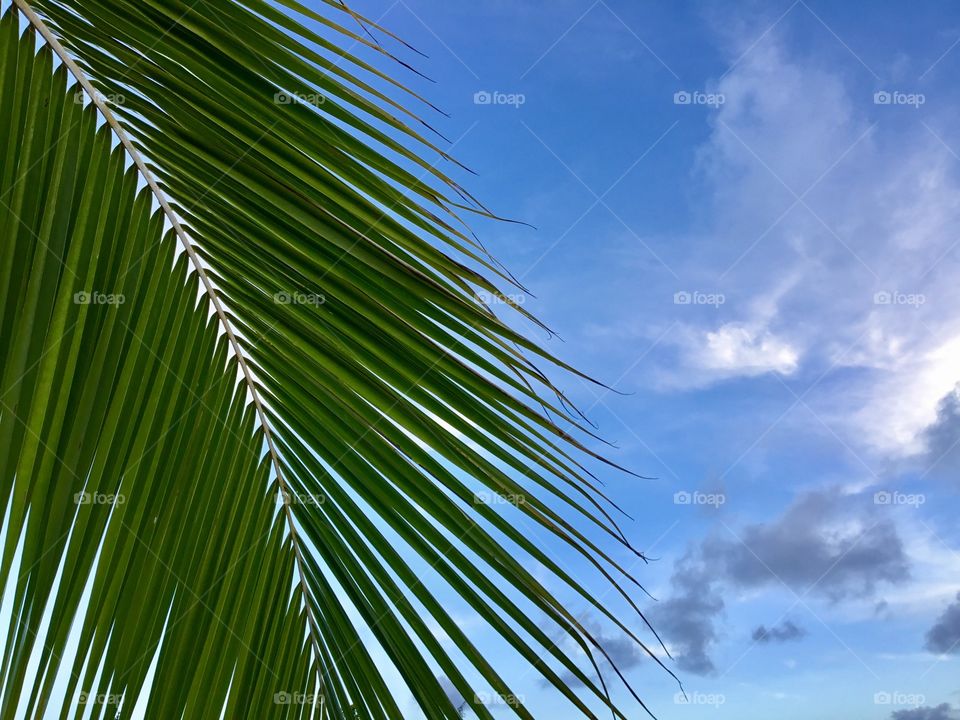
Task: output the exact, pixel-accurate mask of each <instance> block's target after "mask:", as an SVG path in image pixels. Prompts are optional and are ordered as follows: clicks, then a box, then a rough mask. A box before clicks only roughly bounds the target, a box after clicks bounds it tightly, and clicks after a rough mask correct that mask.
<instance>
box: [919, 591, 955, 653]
mask: <svg viewBox="0 0 960 720" xmlns="http://www.w3.org/2000/svg"><path fill="white" fill-rule="evenodd" d="M926 648H927V650H929V651H930V652H933V653H937V654H939V655H947V654H960V593H957V600H956V602H954V603H953V604H951V605H949V606H948V607H947V609H946V610H944V611H943V614H942V615H941V616H940V617H939V618H938V619H937V622H936V623H934V625H933V627H932V628H930V630H928V631H927V643H926Z"/></svg>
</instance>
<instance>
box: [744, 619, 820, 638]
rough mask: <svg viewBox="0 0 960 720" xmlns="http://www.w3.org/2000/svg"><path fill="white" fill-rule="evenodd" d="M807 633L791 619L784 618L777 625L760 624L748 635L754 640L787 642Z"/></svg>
mask: <svg viewBox="0 0 960 720" xmlns="http://www.w3.org/2000/svg"><path fill="white" fill-rule="evenodd" d="M806 634H807V631H806V630H804V629H803V628H802V627H800V626H799V625H797V624H796V623H794V622H793V621H792V620H784V621H783V622H782V623H780V624H779V625H774V626H773V627H770V628H767V627H766V626H765V625H760V626H759V627H758V628H756V629H755V630H754V631H753V634H752V635H751V636H750V637H751V639H752V640H753V641H754V642H758V643H773V642H778V643H782V642H789V641H790V640H799V639H800V638H802V637H804V636H805V635H806Z"/></svg>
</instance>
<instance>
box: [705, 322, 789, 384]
mask: <svg viewBox="0 0 960 720" xmlns="http://www.w3.org/2000/svg"><path fill="white" fill-rule="evenodd" d="M692 352H694V353H695V357H694V358H692V360H693V363H694V364H699V365H700V366H701V367H703V368H704V369H707V370H715V371H719V374H720V375H727V376H730V375H760V374H762V373H766V372H778V373H781V374H784V375H789V374H790V373H792V372H793V371H794V370H796V368H797V362H798V359H799V355H798V353H797V351H796V349H794V348H793V346H791V345H790V343H789V342H787V341H785V340H782V339H780V338H778V337H777V336H776V335H774V334H773V333H771V332H770V331H769V330H766V329H758V328H751V327H748V326H746V325H741V324H739V323H726V324H724V325H721V326H720V327H719V328H718V329H717V330H714V331H707V332H706V333H704V334H703V336H702V345H701V346H700V347H699V348H693V349H692Z"/></svg>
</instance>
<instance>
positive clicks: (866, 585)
mask: <svg viewBox="0 0 960 720" xmlns="http://www.w3.org/2000/svg"><path fill="white" fill-rule="evenodd" d="M909 570H910V568H909V562H908V559H907V556H906V553H905V552H904V547H903V541H902V540H901V538H900V536H899V534H898V532H897V529H896V526H895V525H894V524H893V522H892V520H890V519H889V518H887V517H884V516H883V515H881V514H880V513H879V508H878V507H877V506H876V505H874V504H873V502H872V499H871V498H867V497H865V496H863V495H860V496H851V495H847V494H844V493H843V492H841V491H840V490H839V489H831V490H817V491H812V492H806V493H803V494H802V495H800V496H798V497H797V498H796V500H795V501H794V502H793V503H792V504H791V505H790V506H789V507H788V508H787V509H786V510H785V511H784V512H783V514H782V515H781V516H780V517H778V518H775V519H774V520H772V521H770V522H768V523H757V524H753V525H748V526H746V527H745V528H742V529H741V530H739V531H733V530H732V529H730V528H725V530H724V531H723V532H722V533H717V534H714V535H711V536H709V537H707V538H706V539H704V540H703V541H702V542H701V543H700V544H699V545H698V546H696V547H694V548H692V549H691V550H690V551H689V552H688V553H687V554H686V555H684V556H683V557H682V558H681V559H680V560H678V561H677V562H676V564H675V566H674V572H673V576H672V577H671V581H670V582H671V595H670V596H669V597H668V598H667V599H665V600H663V601H662V602H660V603H659V604H657V605H656V606H655V607H654V608H653V610H652V611H651V616H652V619H653V622H654V626H655V627H656V628H657V629H658V631H661V633H662V635H663V636H664V637H665V639H666V640H667V641H668V642H669V644H670V646H671V651H672V653H673V655H674V657H675V658H676V659H677V663H678V665H679V667H680V669H681V670H683V671H685V672H688V673H691V674H696V675H709V674H711V673H713V672H714V671H715V669H716V668H715V666H714V663H713V660H712V659H711V657H710V649H711V647H712V646H713V645H714V644H715V642H716V640H717V638H718V629H717V618H718V616H719V615H720V614H721V613H722V612H723V609H724V602H723V594H724V592H725V591H727V590H729V589H735V590H744V589H757V588H760V587H782V586H783V585H786V586H788V587H789V588H791V589H792V590H793V591H794V592H796V593H798V594H800V595H810V596H819V597H822V598H825V599H827V600H829V601H830V602H839V601H841V600H844V599H847V598H864V597H871V596H872V595H874V593H875V591H876V589H877V587H878V586H879V585H881V584H884V583H886V584H896V583H900V582H903V581H904V580H906V579H907V578H908V577H909ZM794 627H795V626H794ZM757 630H758V631H759V630H764V631H765V632H766V633H771V632H777V631H779V632H781V633H784V637H783V638H782V639H785V640H786V639H793V638H791V637H790V634H791V633H792V632H795V631H791V630H790V629H789V628H786V627H785V626H780V627H779V628H773V629H771V630H767V629H766V628H762V627H761V628H757ZM797 630H799V628H797ZM775 639H780V638H777V637H776V636H775V635H774V636H772V637H770V638H768V640H775ZM761 642H762V640H761Z"/></svg>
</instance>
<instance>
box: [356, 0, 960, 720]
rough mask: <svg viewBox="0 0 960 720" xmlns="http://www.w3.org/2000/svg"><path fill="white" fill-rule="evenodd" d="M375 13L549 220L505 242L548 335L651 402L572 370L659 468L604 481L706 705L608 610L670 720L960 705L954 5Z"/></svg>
mask: <svg viewBox="0 0 960 720" xmlns="http://www.w3.org/2000/svg"><path fill="white" fill-rule="evenodd" d="M356 9H357V10H358V11H360V12H363V13H364V14H366V15H368V16H370V17H372V18H379V19H380V21H381V22H382V23H383V24H385V25H386V26H387V27H389V28H390V29H391V30H394V31H396V32H397V33H398V34H400V35H401V36H402V37H404V38H406V39H407V40H409V41H410V42H411V43H413V44H414V45H416V46H417V47H418V48H420V49H422V50H423V51H424V52H426V53H427V54H428V55H429V56H430V58H429V59H426V60H424V59H418V60H416V62H415V64H416V66H417V67H418V68H419V69H421V70H423V71H424V72H425V73H426V74H428V75H430V76H431V77H432V78H433V79H434V80H435V81H436V82H435V83H427V82H419V81H417V79H416V78H414V77H412V76H411V77H409V78H408V80H409V82H410V83H411V84H412V85H413V87H415V88H416V89H417V90H419V91H421V92H423V93H424V94H426V95H427V96H428V97H429V98H430V99H431V100H433V101H434V102H436V103H437V104H438V105H439V106H441V107H442V108H444V109H445V110H447V111H449V112H450V113H451V114H452V117H451V118H450V119H445V118H442V117H439V116H437V117H436V118H435V121H436V124H437V126H438V128H439V129H440V130H442V132H443V133H444V134H445V135H447V136H448V137H449V138H450V139H451V140H452V141H454V142H453V146H454V147H453V153H454V154H455V155H456V156H457V157H458V158H459V159H460V160H461V161H462V162H464V163H465V164H466V165H468V166H469V167H471V168H472V169H474V170H475V171H476V172H477V173H478V176H477V177H468V176H465V175H462V174H461V175H458V176H457V177H458V179H459V180H461V181H463V182H464V183H465V184H466V185H467V186H468V187H469V189H470V190H471V191H473V192H474V193H475V194H476V195H477V196H478V197H480V198H481V199H482V200H483V201H484V202H486V203H487V204H488V205H489V206H491V207H492V208H493V209H494V210H495V211H497V212H498V213H501V214H503V215H506V216H509V217H512V218H517V219H521V220H524V221H526V222H529V223H531V224H532V225H534V226H536V230H531V229H529V228H525V227H522V226H518V225H505V224H498V223H489V222H480V223H477V225H476V229H477V231H478V232H479V234H480V235H481V237H482V239H483V241H484V242H485V243H486V244H487V246H488V247H489V248H490V249H491V251H492V252H493V253H494V254H495V255H496V256H497V257H498V258H499V259H500V260H502V261H503V262H504V263H505V264H506V265H507V266H508V267H509V268H510V269H511V270H512V271H513V272H514V273H515V274H516V275H517V276H518V277H519V278H521V279H522V281H523V282H524V284H525V285H527V286H528V287H529V288H530V289H531V290H532V292H533V293H534V294H535V295H536V297H535V298H534V297H526V296H525V297H523V298H522V300H523V301H524V304H525V307H526V308H527V309H530V310H532V311H533V312H534V313H535V314H536V315H537V316H538V317H540V318H542V319H543V320H544V321H545V322H546V323H547V324H548V325H549V326H550V327H552V328H553V329H555V330H556V331H557V332H558V333H559V334H560V335H561V336H562V337H563V341H562V342H561V341H559V340H557V339H556V338H554V339H546V338H545V337H544V336H543V334H542V333H538V331H537V330H536V329H533V328H530V329H529V331H530V333H531V334H532V335H533V336H535V337H540V338H542V339H544V341H545V342H547V344H548V347H549V348H550V349H551V350H553V351H554V352H556V353H557V354H559V355H560V356H562V357H563V358H564V359H566V360H568V361H571V362H572V363H573V364H575V365H576V366H577V367H580V368H581V369H584V370H585V371H588V372H589V373H591V374H592V375H594V376H596V377H598V378H600V379H602V380H604V381H605V382H609V383H613V384H614V385H615V386H616V387H617V388H618V389H620V390H623V391H625V392H629V393H631V394H629V395H625V396H620V395H615V394H612V393H606V392H602V391H601V389H600V388H597V387H595V386H593V387H591V386H588V385H587V384H585V383H581V382H578V381H576V380H574V379H571V378H563V381H562V384H563V386H564V387H565V389H566V390H568V391H569V393H570V394H571V396H572V397H573V398H574V399H575V400H576V401H577V402H578V403H579V405H580V406H581V407H582V408H583V409H587V410H589V415H590V416H591V418H592V419H593V420H594V421H595V422H596V423H597V424H598V425H599V427H600V431H601V434H602V435H603V436H604V437H606V438H609V439H610V440H612V441H615V442H616V443H617V445H618V448H619V449H617V450H615V451H613V453H612V456H613V458H614V459H615V460H616V461H617V462H620V463H623V464H625V465H627V466H629V467H630V468H632V469H634V470H636V471H638V472H641V473H643V474H646V475H650V476H655V477H656V479H655V480H648V481H637V480H635V479H632V478H628V477H626V476H623V475H619V474H617V473H615V472H613V471H604V472H603V475H602V479H603V480H604V481H605V482H606V483H607V485H608V489H609V492H610V494H611V495H613V496H614V497H615V498H616V499H617V500H618V501H619V502H620V503H621V504H622V505H623V506H624V508H625V509H626V510H627V511H628V512H629V513H630V514H631V515H633V516H634V518H635V520H634V522H631V523H627V524H626V531H627V533H628V535H629V536H630V538H631V540H632V541H633V542H635V543H636V544H637V545H638V546H639V547H641V548H644V549H646V550H647V551H648V552H649V554H650V555H651V556H654V557H657V558H659V560H658V561H657V562H655V563H652V564H650V565H649V566H644V567H640V568H638V569H637V570H638V575H639V578H640V579H641V581H642V582H644V584H645V585H646V586H647V587H648V589H650V591H651V593H652V594H653V595H654V596H655V597H656V598H657V599H658V601H657V602H653V601H649V600H648V599H645V598H643V597H642V596H640V597H638V598H637V600H638V602H641V601H642V605H643V608H644V610H645V611H648V612H649V614H650V616H651V618H652V619H653V620H654V622H655V623H656V625H657V627H658V628H659V629H661V630H662V632H663V634H664V639H665V640H666V642H667V645H668V647H669V648H670V649H671V651H672V654H673V655H674V658H675V660H674V662H673V664H672V666H671V667H673V668H674V669H676V671H677V672H678V674H680V675H681V677H682V679H683V681H684V685H685V687H686V688H687V692H688V696H689V697H690V699H691V701H692V702H691V703H690V704H686V705H684V704H680V703H678V702H676V701H675V692H676V686H675V684H673V683H672V681H671V680H670V679H669V678H668V677H666V676H665V674H664V673H663V672H662V671H660V670H659V669H657V668H656V667H655V666H654V665H653V663H651V662H649V661H648V660H644V659H642V658H641V657H640V656H639V655H637V654H636V653H634V651H633V650H632V648H630V647H629V646H627V645H624V644H623V643H622V642H621V639H620V638H618V636H617V635H616V634H615V633H614V632H613V631H612V630H611V629H610V628H609V627H607V626H605V625H603V624H602V623H601V622H600V620H599V619H598V618H593V617H592V616H591V615H589V614H588V615H587V616H586V617H587V618H588V621H589V622H595V623H596V625H595V627H596V630H597V632H598V633H600V634H601V636H602V637H604V638H606V642H607V643H609V647H610V650H611V652H612V653H613V654H615V655H617V656H618V657H619V658H621V660H622V664H623V666H624V667H626V668H627V673H628V675H629V677H630V679H631V681H632V682H633V683H634V684H635V686H636V687H637V688H638V690H639V691H640V693H641V694H642V696H643V697H644V698H645V700H647V701H649V703H650V705H651V707H652V709H653V710H654V711H655V712H657V714H658V715H659V716H660V717H663V718H675V717H676V718H685V717H690V718H697V717H705V718H706V717H709V718H717V719H718V720H719V719H721V718H740V719H742V720H750V719H752V718H768V717H771V716H775V717H780V718H786V719H793V718H796V719H797V720H800V719H801V718H802V719H803V720H809V719H811V718H823V719H824V720H834V719H836V720H850V719H851V718H858V719H859V718H863V719H864V720H881V719H886V718H893V720H921V719H924V718H926V719H929V718H939V719H943V718H950V717H960V681H958V679H957V675H958V674H957V660H958V657H960V645H955V644H954V643H955V642H956V641H958V640H960V603H958V600H957V594H958V591H960V573H958V570H960V554H958V551H960V532H958V528H957V526H956V522H955V518H956V512H957V509H958V506H960V502H958V490H960V481H958V469H960V462H958V460H960V452H958V451H957V448H956V447H954V443H955V442H956V441H957V439H960V410H958V402H957V400H956V396H955V395H954V394H953V393H954V387H955V385H956V383H957V382H958V380H960V363H958V362H957V360H958V358H960V312H958V310H957V308H958V307H960V304H958V300H960V286H958V284H957V282H956V279H955V278H956V276H957V272H958V270H960V127H958V125H957V123H956V117H957V114H958V113H957V111H958V109H960V92H958V88H957V86H956V83H955V82H954V78H956V76H957V73H958V71H960V11H958V9H957V7H956V4H955V3H953V2H947V1H943V2H933V1H928V2H922V3H905V2H845V3H827V2H818V1H814V0H807V1H806V2H801V1H798V2H789V1H783V2H780V1H777V2H764V3H759V2H757V3H752V2H738V3H729V2H727V3H719V2H716V3H711V2H704V3H686V2H669V3H668V2H662V1H661V2H643V3H635V2H629V1H628V0H597V1H596V2H594V1H593V0H552V1H551V2H545V1H544V2H536V1H525V2H507V1H506V0H503V1H500V0H483V1H481V2H475V3H466V2H442V3H441V2H437V1H436V0H400V1H398V2H393V0H362V1H361V2H358V3H356ZM405 57H407V59H409V57H408V56H405ZM394 71H395V68H394ZM678 93H679V95H678ZM478 94H479V95H478ZM488 100H489V102H487V101H488ZM686 100H689V102H684V101H686ZM958 447H960V446H958ZM554 551H555V552H557V553H558V554H557V559H558V561H560V562H562V563H564V565H565V566H566V567H568V568H569V570H570V572H571V573H574V574H575V575H576V576H577V577H578V578H580V579H582V580H583V581H584V582H585V583H586V584H588V585H589V586H590V587H591V588H592V589H594V590H595V591H596V592H598V593H601V594H602V593H605V592H606V591H605V586H604V584H603V583H602V581H601V579H599V578H598V577H596V576H595V575H593V574H591V572H590V570H589V568H588V567H586V565H585V563H583V562H578V561H577V560H576V559H575V558H572V557H567V556H566V555H565V554H564V553H563V552H562V551H558V550H556V549H555V548H554ZM622 559H624V560H625V561H627V559H626V558H622ZM605 601H609V602H610V603H611V607H612V608H615V609H616V610H617V611H618V612H620V613H624V616H626V613H627V610H626V608H625V606H623V603H620V602H618V601H617V600H616V599H615V597H614V596H613V595H609V596H605ZM571 603H574V604H575V601H574V600H572V599H571ZM577 607H578V609H583V608H579V606H577ZM462 621H463V624H464V626H465V627H469V628H471V630H475V632H477V634H478V641H479V642H482V643H486V644H487V645H486V647H489V649H490V652H491V653H497V652H500V649H499V648H498V644H497V642H496V641H495V640H494V639H493V638H491V637H488V636H486V635H485V634H484V633H483V631H482V630H481V629H480V627H479V626H477V625H476V624H475V622H474V620H473V619H472V618H471V617H470V615H469V613H466V612H465V613H464V614H463V615H462ZM516 682H517V685H518V686H524V690H525V695H526V700H527V702H529V703H530V704H531V706H532V707H533V708H534V709H535V710H536V711H537V712H538V713H539V712H542V713H543V714H544V716H553V717H556V718H557V719H558V720H561V719H563V718H567V717H573V715H572V714H571V711H570V710H569V709H568V706H566V705H564V704H563V703H562V702H561V701H560V700H559V699H557V698H555V697H554V696H553V695H552V694H551V693H550V692H549V691H547V690H545V689H543V688H542V687H541V686H540V685H539V684H538V682H537V681H536V678H535V677H533V676H532V675H531V676H530V677H529V678H527V679H526V681H524V680H517V681H516ZM621 696H623V694H622V693H621ZM628 707H629V705H628ZM634 710H635V711H636V713H637V714H636V716H637V717H640V712H639V709H638V708H634ZM502 712H503V714H504V715H507V714H509V713H507V712H506V711H503V710H502ZM538 716H539V714H538Z"/></svg>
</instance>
